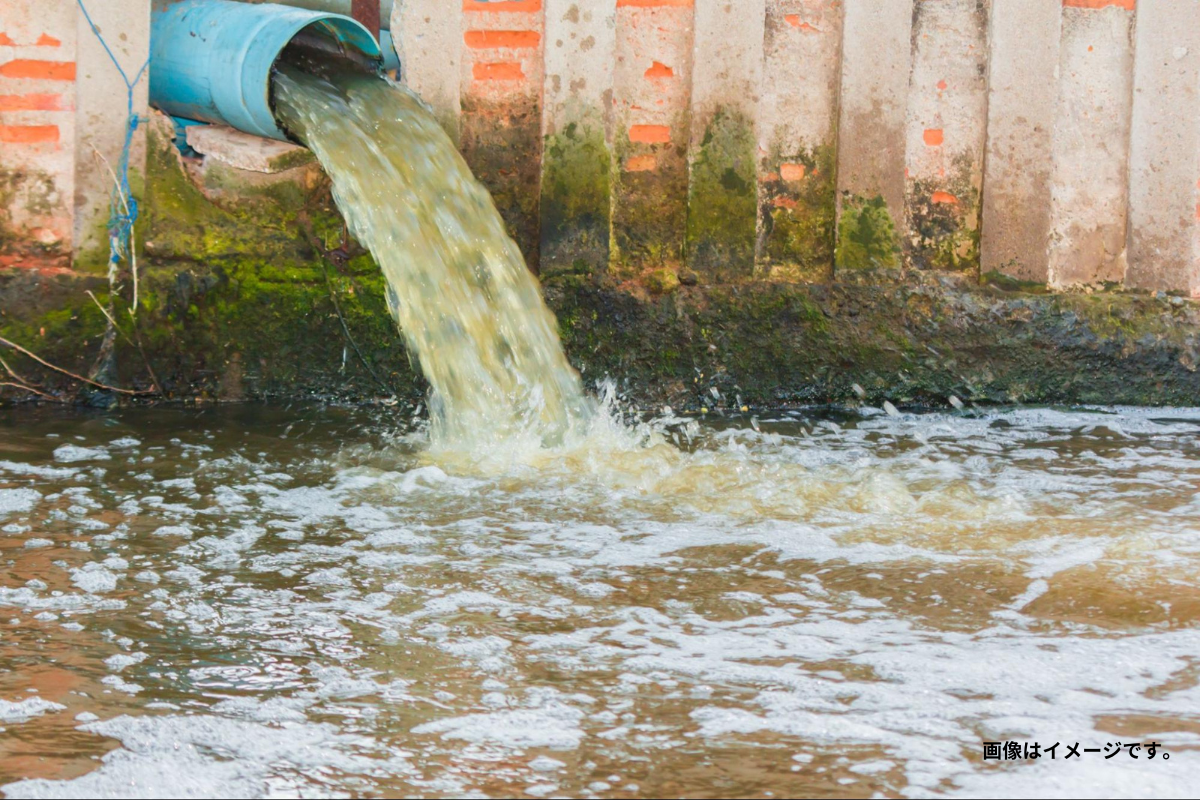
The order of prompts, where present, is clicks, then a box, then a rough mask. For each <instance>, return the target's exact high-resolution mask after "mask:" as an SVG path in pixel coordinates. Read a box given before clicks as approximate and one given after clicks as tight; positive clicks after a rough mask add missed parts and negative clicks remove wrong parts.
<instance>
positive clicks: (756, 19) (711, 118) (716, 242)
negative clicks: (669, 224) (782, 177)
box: [687, 0, 766, 280]
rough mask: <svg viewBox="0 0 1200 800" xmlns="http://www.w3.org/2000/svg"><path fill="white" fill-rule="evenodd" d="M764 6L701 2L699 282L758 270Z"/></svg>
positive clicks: (691, 255) (695, 111)
mask: <svg viewBox="0 0 1200 800" xmlns="http://www.w3.org/2000/svg"><path fill="white" fill-rule="evenodd" d="M765 7H766V4H765V0H736V1H735V0H696V10H695V67H694V68H693V71H692V97H691V117H692V124H691V136H690V143H689V147H688V162H689V181H688V218H687V260H688V265H689V266H690V267H691V268H692V269H693V270H695V271H696V273H698V274H699V275H700V276H702V277H704V276H707V277H709V278H712V279H720V280H730V279H737V278H748V277H750V276H751V275H752V274H753V272H754V254H755V243H756V239H757V226H758V153H757V149H758V147H757V145H758V141H757V140H758V137H757V119H758V111H759V104H758V100H759V90H760V86H761V84H762V72H763V35H764V34H763V25H764V19H765V14H766V11H765Z"/></svg>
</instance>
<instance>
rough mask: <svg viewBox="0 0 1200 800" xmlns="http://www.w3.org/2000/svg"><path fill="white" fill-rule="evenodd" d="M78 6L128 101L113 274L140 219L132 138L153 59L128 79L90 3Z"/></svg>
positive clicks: (113, 216) (114, 206)
mask: <svg viewBox="0 0 1200 800" xmlns="http://www.w3.org/2000/svg"><path fill="white" fill-rule="evenodd" d="M75 2H76V3H77V4H78V5H79V10H80V11H81V12H83V18H84V19H85V20H87V23H88V26H89V27H90V28H91V29H92V33H93V34H95V35H96V39H98V40H99V42H100V44H101V46H102V47H103V48H104V52H105V53H107V54H108V58H109V60H110V61H112V63H113V66H114V67H116V68H117V72H118V73H119V74H120V76H121V80H122V81H124V82H125V101H126V119H127V120H128V124H127V125H126V126H125V143H124V145H123V146H122V148H121V159H120V161H119V162H118V164H117V169H116V180H115V181H114V184H113V188H112V192H111V193H110V197H109V218H108V238H109V245H110V256H109V270H110V273H111V272H112V271H115V269H116V266H117V265H118V264H120V263H121V261H122V260H123V259H124V258H126V257H129V256H130V255H132V250H133V226H134V225H135V224H136V223H137V219H138V205H137V200H136V199H134V196H133V192H132V190H131V189H130V187H129V157H130V151H131V150H132V149H133V137H134V134H135V133H136V132H137V129H138V127H139V126H140V125H141V124H142V123H143V122H145V120H144V119H143V118H142V117H140V116H139V115H138V114H137V112H135V111H134V98H133V95H134V91H135V90H136V88H137V85H138V84H139V83H140V82H141V80H142V78H143V77H145V75H146V70H147V69H148V68H149V67H150V58H149V57H148V56H147V58H146V61H145V63H144V64H142V67H141V69H139V70H138V71H137V75H135V76H134V78H133V80H130V79H129V74H128V73H126V72H125V69H124V68H123V67H122V66H121V62H120V61H118V60H117V56H116V55H115V54H114V53H113V51H112V48H111V47H109V46H108V42H107V41H105V39H104V36H103V35H102V34H101V33H100V29H99V28H98V27H96V23H95V22H94V21H93V20H92V15H91V14H89V13H88V10H87V6H86V5H84V2H83V0H75Z"/></svg>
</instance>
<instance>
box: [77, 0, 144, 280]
mask: <svg viewBox="0 0 1200 800" xmlns="http://www.w3.org/2000/svg"><path fill="white" fill-rule="evenodd" d="M86 5H87V9H88V12H89V13H90V14H91V18H92V21H93V22H94V23H95V24H96V27H97V28H98V29H99V31H100V34H101V35H102V36H103V37H104V41H105V42H107V44H108V47H109V49H110V50H112V53H113V55H114V56H116V59H117V62H118V63H119V64H120V65H121V69H123V70H124V71H125V74H126V75H127V76H128V78H129V80H130V81H133V80H135V79H136V78H137V74H138V71H139V70H141V69H142V66H143V65H144V64H146V61H147V59H148V58H149V57H150V0H106V2H96V0H88V2H87V3H86ZM76 37H77V40H78V42H79V45H78V46H79V51H78V59H79V78H78V84H77V87H76V92H77V98H78V99H77V109H76V124H77V126H78V132H79V135H78V138H77V140H76V143H75V163H76V167H75V234H76V240H75V260H76V265H77V266H78V267H84V268H100V267H105V266H106V265H107V262H108V257H109V242H108V230H107V226H108V221H109V217H110V214H111V191H112V187H113V177H112V174H111V173H110V171H109V167H111V168H112V169H113V170H115V169H117V166H118V164H119V163H120V160H121V151H122V149H123V148H124V146H125V136H126V132H127V125H128V110H127V108H128V94H127V90H126V86H125V81H124V80H123V79H122V77H121V74H120V72H119V71H118V70H117V67H116V66H115V65H114V64H113V62H112V60H111V59H110V58H109V56H108V53H106V52H105V49H104V45H103V44H101V42H100V40H99V39H98V38H97V37H96V35H95V34H94V33H93V32H92V29H91V27H89V26H88V23H87V20H86V19H84V16H83V14H79V15H78V17H77V28H76ZM149 92H150V77H149V68H148V67H147V72H146V73H143V75H142V78H141V80H140V81H138V83H137V85H136V87H135V88H134V92H133V111H134V113H135V114H137V115H139V116H140V117H141V118H142V119H145V118H146V117H147V112H148V108H149V105H148V102H149V101H148V96H149ZM145 171H146V131H145V126H141V127H139V128H138V130H137V132H136V133H135V134H134V137H133V144H132V149H131V151H130V159H129V172H130V182H131V184H132V185H133V189H134V191H135V193H136V192H140V191H141V190H142V187H143V182H144V177H145Z"/></svg>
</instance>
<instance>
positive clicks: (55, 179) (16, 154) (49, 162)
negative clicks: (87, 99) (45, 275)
mask: <svg viewBox="0 0 1200 800" xmlns="http://www.w3.org/2000/svg"><path fill="white" fill-rule="evenodd" d="M75 57H76V46H75V6H74V3H71V4H67V3H65V2H63V3H50V4H48V5H42V4H33V3H25V2H17V1H16V0H0V269H2V268H4V267H5V266H9V265H10V264H13V263H18V262H28V261H30V259H33V258H35V257H36V259H37V260H38V261H49V262H51V263H55V264H65V263H66V262H67V260H68V259H69V258H70V254H71V247H72V243H73V238H74V233H73V217H74V195H75V113H74V111H75V103H76V93H75V77H76V72H77V65H76V61H75Z"/></svg>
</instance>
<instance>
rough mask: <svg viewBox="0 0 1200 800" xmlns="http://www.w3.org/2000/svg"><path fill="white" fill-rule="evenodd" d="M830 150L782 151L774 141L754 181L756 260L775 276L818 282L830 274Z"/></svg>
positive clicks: (832, 164)
mask: <svg viewBox="0 0 1200 800" xmlns="http://www.w3.org/2000/svg"><path fill="white" fill-rule="evenodd" d="M835 158H836V148H835V147H834V146H833V145H819V146H817V147H815V148H812V149H806V148H801V149H799V150H797V151H795V152H791V153H788V154H784V153H782V152H781V148H780V147H779V145H778V144H776V145H774V146H773V147H772V149H771V153H770V155H769V156H768V157H767V159H766V160H765V163H764V169H763V172H764V176H763V178H762V179H761V180H760V182H759V199H758V203H759V237H758V254H757V257H758V262H759V264H760V265H761V266H762V267H763V271H764V273H765V275H766V276H767V277H769V278H771V279H776V280H806V281H813V282H820V281H825V280H829V279H830V278H831V277H832V275H833V260H834V245H835V228H836V226H835V219H836V207H837V199H836V191H835V188H834V187H835V179H836V175H835V169H836V166H835Z"/></svg>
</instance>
